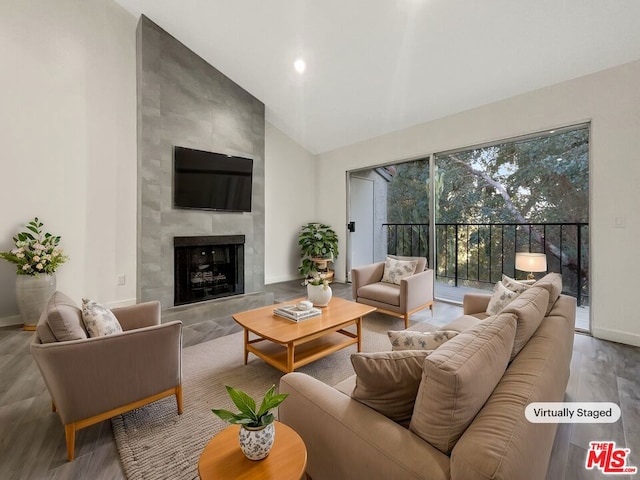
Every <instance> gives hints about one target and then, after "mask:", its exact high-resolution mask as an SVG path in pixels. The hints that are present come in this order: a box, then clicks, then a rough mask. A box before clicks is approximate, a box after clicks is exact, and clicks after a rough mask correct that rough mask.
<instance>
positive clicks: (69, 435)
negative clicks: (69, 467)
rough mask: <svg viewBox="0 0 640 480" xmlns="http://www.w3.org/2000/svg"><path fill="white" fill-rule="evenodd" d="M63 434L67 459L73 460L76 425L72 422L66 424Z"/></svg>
mask: <svg viewBox="0 0 640 480" xmlns="http://www.w3.org/2000/svg"><path fill="white" fill-rule="evenodd" d="M64 435H65V437H66V439H67V460H69V461H70V462H73V458H74V455H75V449H76V426H75V425H74V424H73V423H68V424H66V425H65V426H64Z"/></svg>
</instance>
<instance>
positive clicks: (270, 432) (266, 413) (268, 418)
mask: <svg viewBox="0 0 640 480" xmlns="http://www.w3.org/2000/svg"><path fill="white" fill-rule="evenodd" d="M225 388H226V389H227V393H228V394H229V397H231V400H232V401H233V403H234V404H235V406H236V407H238V409H239V410H240V412H239V413H233V412H231V411H229V410H224V409H215V408H214V409H212V410H211V411H212V412H213V413H214V414H216V415H217V416H218V417H220V418H221V419H222V420H224V421H225V422H229V423H234V424H238V425H240V433H239V439H240V449H241V450H242V453H244V454H245V455H246V457H247V458H248V459H250V460H262V459H263V458H265V457H266V456H267V455H268V454H269V451H270V450H271V447H272V446H273V440H274V438H275V433H276V432H275V427H274V425H273V422H274V420H275V416H274V415H273V413H271V410H272V409H274V408H276V407H277V406H278V405H280V404H281V403H282V402H283V401H284V399H285V398H287V397H288V396H289V394H288V393H282V394H276V393H275V392H276V386H275V385H273V386H272V387H271V388H270V389H269V390H268V391H267V393H265V394H264V397H263V398H262V402H261V403H260V408H257V404H256V401H255V400H254V399H253V398H251V397H250V396H249V395H247V394H246V393H245V392H243V391H242V390H236V389H235V388H232V387H229V386H225Z"/></svg>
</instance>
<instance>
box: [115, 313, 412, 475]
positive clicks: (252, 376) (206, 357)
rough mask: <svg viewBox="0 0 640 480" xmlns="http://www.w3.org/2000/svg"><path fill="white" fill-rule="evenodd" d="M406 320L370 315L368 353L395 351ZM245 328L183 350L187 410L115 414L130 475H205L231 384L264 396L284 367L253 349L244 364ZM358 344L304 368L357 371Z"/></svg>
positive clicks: (337, 373) (343, 373) (164, 403)
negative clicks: (204, 458) (203, 462)
mask: <svg viewBox="0 0 640 480" xmlns="http://www.w3.org/2000/svg"><path fill="white" fill-rule="evenodd" d="M403 328H404V327H403V322H402V320H399V319H395V318H393V317H389V316H386V315H382V314H378V313H373V314H370V315H368V316H367V317H365V319H364V321H363V345H362V349H363V351H365V352H375V351H382V350H389V349H390V344H389V340H388V337H387V334H386V332H387V330H402V329H403ZM242 341H243V334H242V332H238V333H234V334H232V335H228V336H225V337H221V338H217V339H215V340H211V341H209V342H205V343H201V344H199V345H195V346H192V347H187V348H185V349H184V350H183V354H182V377H183V393H184V413H183V414H182V415H178V414H177V411H176V402H175V397H169V398H165V399H162V400H159V401H157V402H154V403H152V404H150V405H147V406H145V407H143V408H139V409H136V410H133V411H131V412H128V413H126V414H123V415H119V416H117V417H114V418H113V419H112V424H113V432H114V435H115V439H116V443H117V446H118V451H119V452H120V458H121V460H122V465H123V467H124V470H125V473H126V475H127V478H128V479H129V480H157V479H188V480H192V479H197V478H198V459H199V457H200V453H201V452H202V450H203V449H204V447H205V446H206V444H207V443H208V442H209V440H211V438H212V437H213V436H214V435H215V434H216V433H218V432H220V431H221V430H223V429H224V428H226V427H227V425H228V424H226V423H224V422H223V421H222V420H220V419H219V418H218V417H216V416H215V415H214V414H213V413H212V412H211V409H212V408H226V409H230V410H234V411H235V410H236V408H235V406H234V405H233V403H232V402H231V400H230V399H229V397H228V395H227V393H226V390H225V388H224V386H225V385H230V386H233V387H234V388H239V389H241V390H244V391H245V392H247V393H248V394H250V395H251V396H254V397H261V396H262V395H263V394H264V393H265V392H266V391H267V390H268V389H269V388H270V387H271V386H272V385H276V387H277V385H278V382H279V380H280V377H282V375H283V373H282V372H280V371H279V370H276V369H275V368H273V367H271V366H269V365H267V364H266V363H264V362H263V361H262V360H260V359H258V358H256V357H255V356H253V355H251V354H250V355H249V363H248V364H247V365H244V364H243V346H242ZM355 351H356V349H355V346H351V347H348V348H346V349H344V350H340V351H338V352H335V353H333V354H331V355H329V356H328V357H325V358H322V359H320V360H318V361H316V362H313V363H311V364H309V365H306V366H304V367H301V368H300V369H298V370H297V371H299V372H303V373H306V374H308V375H311V376H313V377H315V378H317V379H319V380H321V381H323V382H325V383H327V384H328V385H335V384H337V383H339V382H340V381H342V380H344V379H345V378H347V377H349V376H350V375H353V368H352V367H351V361H350V355H351V353H353V352H355Z"/></svg>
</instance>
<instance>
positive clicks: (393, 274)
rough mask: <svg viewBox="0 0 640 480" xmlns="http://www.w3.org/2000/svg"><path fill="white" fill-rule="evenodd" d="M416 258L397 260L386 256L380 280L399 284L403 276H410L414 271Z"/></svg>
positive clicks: (416, 262)
mask: <svg viewBox="0 0 640 480" xmlns="http://www.w3.org/2000/svg"><path fill="white" fill-rule="evenodd" d="M417 265H418V261H417V260H397V259H395V258H391V257H387V259H386V260H385V262H384V273H383V274H382V280H381V281H382V282H387V283H393V284H395V285H400V281H401V280H402V279H403V278H407V277H410V276H411V275H413V274H414V273H416V266H417Z"/></svg>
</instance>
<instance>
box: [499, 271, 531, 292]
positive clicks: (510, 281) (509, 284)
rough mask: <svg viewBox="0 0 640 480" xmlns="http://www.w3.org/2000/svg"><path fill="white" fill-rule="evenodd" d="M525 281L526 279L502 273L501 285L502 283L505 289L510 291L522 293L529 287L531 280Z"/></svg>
mask: <svg viewBox="0 0 640 480" xmlns="http://www.w3.org/2000/svg"><path fill="white" fill-rule="evenodd" d="M527 282H528V281H527V280H525V281H520V280H516V279H514V278H511V277H508V276H506V275H505V274H502V285H504V286H505V287H506V288H507V290H511V291H512V292H516V293H522V292H524V291H525V290H527V289H528V288H531V286H532V285H533V282H528V283H527Z"/></svg>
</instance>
